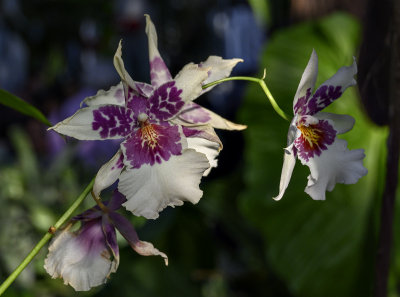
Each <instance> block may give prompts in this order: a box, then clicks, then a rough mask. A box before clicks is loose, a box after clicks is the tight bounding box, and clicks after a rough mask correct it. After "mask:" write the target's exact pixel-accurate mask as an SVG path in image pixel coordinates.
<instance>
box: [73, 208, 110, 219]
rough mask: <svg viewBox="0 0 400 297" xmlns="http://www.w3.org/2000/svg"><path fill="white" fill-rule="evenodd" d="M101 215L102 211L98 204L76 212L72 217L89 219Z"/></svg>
mask: <svg viewBox="0 0 400 297" xmlns="http://www.w3.org/2000/svg"><path fill="white" fill-rule="evenodd" d="M102 215H103V213H102V211H101V210H100V208H99V207H98V206H94V207H92V208H89V209H88V210H86V211H84V212H83V213H81V214H78V215H76V216H74V217H73V218H72V220H73V221H91V220H93V219H97V218H100V217H101V216H102Z"/></svg>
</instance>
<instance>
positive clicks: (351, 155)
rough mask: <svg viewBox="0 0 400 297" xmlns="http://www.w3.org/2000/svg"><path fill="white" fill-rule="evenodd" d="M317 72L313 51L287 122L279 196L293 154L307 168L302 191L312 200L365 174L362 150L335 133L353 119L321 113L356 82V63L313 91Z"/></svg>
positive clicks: (288, 175)
mask: <svg viewBox="0 0 400 297" xmlns="http://www.w3.org/2000/svg"><path fill="white" fill-rule="evenodd" d="M317 73H318V57H317V54H316V52H315V51H313V52H312V54H311V58H310V61H309V62H308V65H307V67H306V69H305V70H304V73H303V76H302V78H301V81H300V84H299V87H298V89H297V92H296V95H295V96H294V102H293V112H294V118H293V120H292V122H291V123H290V127H289V132H288V140H287V148H285V154H284V161H283V168H282V175H281V182H280V186H279V195H278V196H277V197H275V198H274V199H275V200H279V199H281V198H282V196H283V194H284V192H285V190H286V188H287V186H288V184H289V181H290V178H291V176H292V172H293V168H294V165H295V163H296V157H297V158H299V159H300V161H301V163H302V164H303V165H307V166H308V167H309V168H310V171H311V174H310V175H309V176H308V184H307V187H306V189H305V192H306V193H307V194H309V195H310V196H311V198H313V199H314V200H325V192H326V190H328V191H332V190H333V188H334V187H335V185H336V184H337V183H342V184H354V183H356V182H357V181H358V179H359V178H361V177H362V176H364V175H366V174H367V169H365V168H364V167H363V164H362V160H363V159H364V157H365V155H364V150H363V149H357V150H351V151H350V150H349V149H348V148H347V142H346V141H345V140H343V139H339V138H337V137H336V136H337V135H338V134H342V133H345V132H347V131H349V130H351V129H352V128H353V125H354V118H352V117H351V116H348V115H340V114H333V113H326V112H322V111H321V110H323V109H324V108H325V107H327V106H328V105H329V104H331V103H332V102H333V101H335V100H336V99H338V98H339V97H340V96H341V95H342V94H343V92H344V91H345V90H346V89H347V88H348V87H350V86H353V85H355V84H356V81H355V79H354V78H353V76H354V75H355V74H356V73H357V65H356V62H355V61H354V63H353V64H352V65H351V66H349V67H342V68H340V69H339V70H338V72H337V73H336V74H335V75H334V76H332V77H331V78H330V79H328V80H327V81H326V82H324V83H323V84H322V85H321V86H320V87H319V88H318V89H317V90H316V91H315V93H314V94H312V90H313V89H314V86H315V81H316V79H317Z"/></svg>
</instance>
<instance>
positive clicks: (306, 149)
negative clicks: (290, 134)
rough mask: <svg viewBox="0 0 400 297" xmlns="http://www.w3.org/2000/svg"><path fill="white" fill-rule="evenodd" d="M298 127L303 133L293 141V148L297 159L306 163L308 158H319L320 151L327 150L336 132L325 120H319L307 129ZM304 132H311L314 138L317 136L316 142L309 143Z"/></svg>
mask: <svg viewBox="0 0 400 297" xmlns="http://www.w3.org/2000/svg"><path fill="white" fill-rule="evenodd" d="M300 125H301V123H300ZM299 127H300V128H299V130H300V131H302V130H303V131H302V133H301V135H300V136H299V137H298V138H296V139H295V141H294V146H295V148H296V149H297V153H298V155H299V157H300V158H302V159H303V160H305V161H306V162H308V161H309V159H310V158H314V156H320V155H321V154H322V151H325V150H327V149H328V146H329V145H331V144H332V143H333V142H334V141H335V137H336V130H335V129H334V128H333V127H332V125H330V124H329V122H328V121H326V120H319V122H318V123H317V124H310V125H309V126H308V127H305V126H303V127H301V126H299ZM304 131H305V132H312V133H313V135H314V136H317V137H316V139H317V140H316V141H312V142H311V143H310V141H309V140H308V139H309V138H307V136H306V135H305V134H304V133H305V132H304Z"/></svg>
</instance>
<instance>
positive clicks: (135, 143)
mask: <svg viewBox="0 0 400 297" xmlns="http://www.w3.org/2000/svg"><path fill="white" fill-rule="evenodd" d="M180 141H181V135H180V133H179V127H178V126H166V125H157V124H147V125H145V126H144V127H141V128H139V129H137V130H136V131H135V132H133V133H132V134H131V135H130V137H129V138H128V139H126V140H125V141H124V142H123V143H122V146H123V147H124V148H125V160H127V161H128V162H129V164H130V165H131V166H132V167H133V168H140V166H142V165H143V164H150V165H151V166H152V165H154V163H156V162H157V163H161V162H162V160H165V161H168V160H169V158H170V157H171V156H172V155H180V154H181V151H182V145H181V143H180Z"/></svg>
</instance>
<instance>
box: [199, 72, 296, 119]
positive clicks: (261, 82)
mask: <svg viewBox="0 0 400 297" xmlns="http://www.w3.org/2000/svg"><path fill="white" fill-rule="evenodd" d="M264 78H265V69H264V75H263V77H262V78H256V77H250V76H232V77H227V78H223V79H219V80H216V81H213V82H211V83H208V84H205V85H203V87H202V88H203V90H204V89H207V88H209V87H212V86H214V85H217V84H220V83H223V82H226V81H231V80H246V81H252V82H255V83H258V84H259V85H260V87H261V88H262V90H263V91H264V93H265V95H267V98H268V100H269V102H270V103H271V105H272V108H273V109H274V110H275V111H276V113H277V114H278V115H279V116H280V117H281V118H283V119H284V120H286V121H289V122H290V117H289V116H288V115H287V114H286V113H285V112H284V111H283V110H282V109H281V108H280V107H279V105H278V103H277V102H276V101H275V99H274V97H273V96H272V94H271V92H270V90H269V89H268V87H267V84H266V83H265V81H264Z"/></svg>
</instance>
